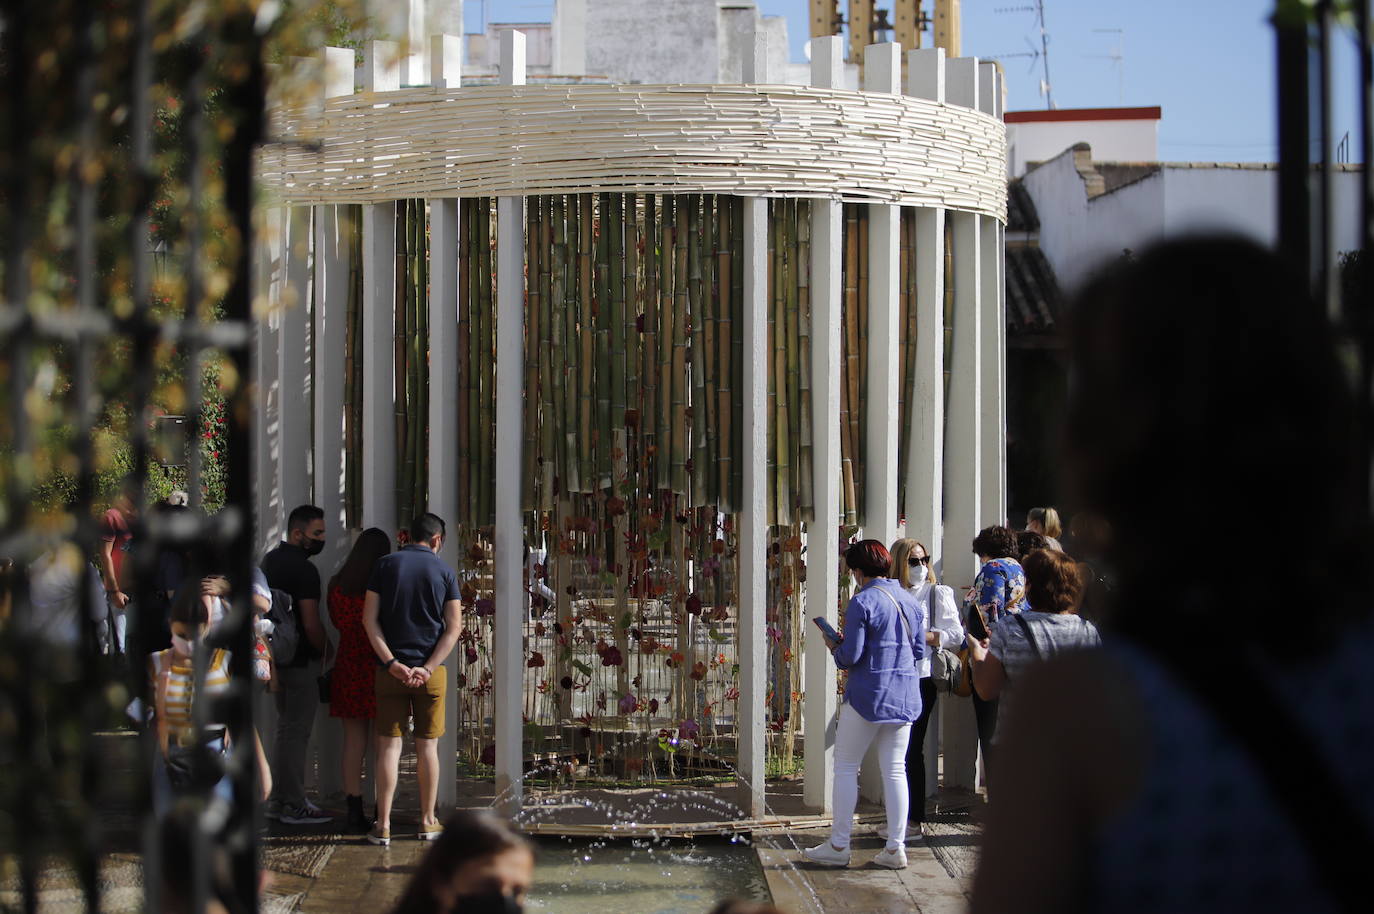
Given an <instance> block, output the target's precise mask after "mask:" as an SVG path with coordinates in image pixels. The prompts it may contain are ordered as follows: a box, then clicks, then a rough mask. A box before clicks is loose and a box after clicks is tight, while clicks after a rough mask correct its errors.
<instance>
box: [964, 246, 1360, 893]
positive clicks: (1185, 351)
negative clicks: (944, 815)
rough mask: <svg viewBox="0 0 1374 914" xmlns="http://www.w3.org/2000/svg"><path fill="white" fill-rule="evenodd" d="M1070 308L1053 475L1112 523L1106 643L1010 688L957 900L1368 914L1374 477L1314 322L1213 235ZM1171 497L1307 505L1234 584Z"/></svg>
mask: <svg viewBox="0 0 1374 914" xmlns="http://www.w3.org/2000/svg"><path fill="white" fill-rule="evenodd" d="M1075 315H1076V319H1075V321H1074V323H1073V324H1072V325H1071V326H1072V336H1071V348H1072V352H1073V363H1072V383H1071V386H1070V390H1071V391H1072V394H1071V399H1070V403H1069V409H1068V415H1067V422H1066V428H1065V433H1066V441H1065V445H1066V450H1065V454H1064V459H1063V460H1062V461H1061V464H1062V466H1063V467H1064V469H1065V471H1066V473H1065V475H1066V481H1067V482H1068V483H1069V484H1070V485H1071V486H1072V487H1074V488H1075V489H1076V492H1075V493H1074V494H1075V495H1076V496H1077V497H1076V499H1075V503H1076V504H1078V505H1081V506H1083V508H1084V509H1085V510H1089V511H1091V512H1093V513H1094V514H1095V515H1097V516H1099V517H1100V518H1101V519H1102V520H1103V521H1104V522H1105V523H1107V524H1110V525H1111V529H1112V531H1113V537H1112V541H1111V546H1110V555H1109V558H1110V561H1111V563H1112V566H1113V568H1114V569H1115V571H1116V573H1117V582H1118V586H1117V588H1116V589H1115V591H1114V595H1113V596H1114V599H1113V604H1114V605H1113V607H1112V613H1111V616H1110V619H1111V631H1110V632H1109V633H1108V635H1107V637H1106V640H1105V644H1106V647H1105V648H1104V649H1103V650H1101V651H1093V652H1083V653H1078V654H1074V655H1071V656H1066V657H1061V658H1059V659H1057V660H1055V661H1052V662H1050V663H1046V664H1044V665H1043V666H1041V667H1040V668H1039V669H1037V670H1035V671H1032V672H1031V673H1029V674H1027V676H1026V680H1025V682H1024V683H1021V684H1020V685H1019V687H1018V690H1017V702H1016V710H1015V713H1013V714H1012V715H1010V716H1009V717H1008V719H1007V721H1006V729H1005V731H1004V732H1003V733H1002V738H1001V739H1000V740H999V743H998V751H999V753H1001V755H1000V756H999V771H998V774H997V781H998V791H997V801H996V802H994V803H992V804H991V805H990V806H989V816H988V822H987V830H986V834H985V839H984V851H983V856H982V859H981V863H980V866H979V871H978V875H977V878H976V880H975V886H974V894H973V907H972V910H973V911H974V912H998V914H1007V912H1013V914H1014V912H1023V911H1067V910H1082V911H1112V912H1127V914H1128V912H1134V911H1142V912H1143V911H1169V912H1174V914H1183V912H1194V911H1196V912H1204V911H1205V912H1207V914H1218V912H1228V911H1254V910H1272V911H1304V912H1318V911H1321V912H1326V911H1355V910H1368V905H1369V898H1368V889H1367V872H1368V861H1369V860H1370V859H1371V854H1374V840H1371V831H1372V830H1374V791H1370V790H1369V789H1368V784H1367V781H1368V775H1369V773H1370V772H1371V771H1374V665H1371V664H1370V663H1369V660H1368V658H1369V657H1370V656H1371V653H1374V624H1372V623H1371V606H1374V602H1371V599H1370V597H1369V594H1368V593H1367V592H1366V591H1365V590H1364V588H1362V587H1360V586H1358V584H1357V583H1355V581H1357V580H1360V579H1362V578H1363V577H1364V574H1365V572H1366V569H1368V568H1369V567H1370V565H1369V556H1370V548H1369V524H1368V518H1367V517H1365V516H1362V514H1361V507H1360V506H1361V503H1362V499H1361V498H1360V497H1359V494H1360V490H1359V488H1358V482H1357V480H1358V474H1359V473H1360V471H1361V469H1363V471H1364V472H1365V473H1367V472H1368V468H1367V467H1364V468H1361V467H1359V466H1358V461H1356V460H1355V459H1354V456H1355V455H1354V453H1353V450H1354V449H1353V448H1351V447H1349V446H1348V443H1349V442H1351V441H1352V440H1354V439H1355V438H1356V434H1355V432H1356V430H1357V422H1358V421H1360V419H1361V418H1363V417H1359V416H1357V414H1356V413H1355V411H1354V410H1353V408H1352V398H1351V396H1350V392H1349V390H1348V389H1347V386H1346V381H1345V379H1344V377H1343V375H1342V373H1341V370H1340V366H1339V364H1338V362H1337V358H1336V351H1335V347H1334V338H1333V334H1332V332H1331V330H1330V328H1329V326H1328V325H1327V322H1326V319H1325V317H1324V316H1323V313H1322V311H1321V310H1320V309H1319V308H1318V307H1316V306H1315V305H1314V304H1313V303H1312V302H1311V301H1310V300H1309V299H1308V297H1307V296H1306V295H1305V293H1304V292H1303V290H1302V287H1301V284H1300V281H1299V280H1296V279H1295V278H1293V277H1291V276H1289V275H1287V273H1286V272H1285V271H1284V270H1283V269H1282V268H1281V266H1280V265H1279V264H1278V262H1277V261H1276V260H1275V258H1274V257H1273V256H1272V255H1270V254H1268V253H1266V252H1264V251H1262V250H1260V249H1259V248H1257V247H1255V246H1253V245H1251V244H1250V243H1248V242H1242V241H1234V240H1227V239H1197V240H1193V241H1189V242H1180V243H1170V244H1165V245H1162V246H1159V247H1156V248H1154V249H1153V250H1151V251H1149V252H1148V253H1146V254H1144V255H1143V256H1141V257H1140V258H1139V259H1138V260H1136V261H1134V262H1130V263H1120V264H1117V265H1116V266H1114V267H1113V268H1112V269H1111V270H1109V271H1108V272H1107V273H1105V274H1104V275H1102V276H1101V277H1099V278H1098V279H1096V280H1095V281H1094V282H1093V283H1091V284H1090V285H1089V286H1088V288H1087V289H1086V290H1085V291H1084V292H1083V294H1082V296H1081V303H1080V306H1079V307H1078V308H1077V310H1076V312H1075ZM1169 504H1183V505H1188V506H1189V510H1190V511H1192V512H1194V513H1196V514H1197V515H1198V516H1202V517H1210V518H1217V519H1219V520H1224V525H1225V526H1224V529H1226V530H1230V531H1253V530H1262V529H1265V528H1267V527H1270V526H1272V522H1273V519H1274V518H1275V517H1301V518H1303V519H1304V523H1303V524H1302V527H1301V533H1300V534H1299V535H1297V536H1294V537H1290V538H1288V539H1287V541H1286V543H1285V546H1284V550H1283V552H1284V557H1283V567H1284V577H1285V580H1288V581H1291V582H1295V586H1293V587H1257V588H1245V589H1244V591H1243V593H1242V592H1239V591H1237V589H1236V581H1237V577H1236V575H1235V573H1228V567H1227V563H1228V562H1229V561H1234V562H1236V563H1237V565H1240V564H1241V563H1242V562H1243V561H1244V559H1243V558H1241V557H1240V556H1228V555H1226V554H1221V555H1218V544H1219V542H1220V541H1219V540H1218V528H1217V525H1216V524H1203V523H1199V524H1192V525H1182V526H1179V525H1177V524H1176V522H1175V519H1174V515H1173V514H1172V512H1168V511H1160V510H1159V506H1161V505H1169ZM1164 556H1184V557H1186V558H1187V559H1188V560H1186V561H1181V562H1180V561H1168V562H1167V567H1168V573H1167V574H1162V573H1161V562H1162V561H1163V557H1164ZM1241 567H1243V566H1241ZM1312 587H1321V588H1322V590H1321V599H1310V598H1308V594H1309V592H1310V588H1312Z"/></svg>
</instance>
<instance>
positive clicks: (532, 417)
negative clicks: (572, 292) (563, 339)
mask: <svg viewBox="0 0 1374 914" xmlns="http://www.w3.org/2000/svg"><path fill="white" fill-rule="evenodd" d="M543 199H544V198H543V197H538V196H534V197H529V198H527V201H526V207H525V308H524V312H525V333H524V335H523V337H522V338H523V340H524V343H525V396H524V397H523V398H522V399H521V401H520V406H521V411H522V412H523V413H524V422H523V423H522V428H523V430H524V433H525V436H524V437H525V446H524V448H523V453H522V454H521V461H522V463H523V469H522V471H521V474H520V476H521V479H520V510H521V511H522V512H529V511H533V510H534V505H535V497H536V496H535V488H536V481H535V477H536V473H535V466H536V463H537V461H538V458H539V438H538V431H537V429H538V425H539V333H540V327H539V319H540V317H541V312H542V311H543V308H544V301H543V296H542V294H541V289H540V286H539V270H540V249H539V225H540V215H541V213H542V211H543Z"/></svg>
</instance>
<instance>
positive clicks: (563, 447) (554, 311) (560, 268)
mask: <svg viewBox="0 0 1374 914" xmlns="http://www.w3.org/2000/svg"><path fill="white" fill-rule="evenodd" d="M550 212H551V216H550V218H551V221H552V222H553V227H552V232H551V234H550V239H549V240H550V244H551V245H552V263H551V264H550V275H549V321H548V324H547V326H548V328H549V347H548V348H549V351H548V365H549V394H550V396H549V399H548V400H547V401H546V403H547V409H548V412H547V413H546V416H545V422H546V423H547V432H548V434H547V436H546V444H545V447H544V459H545V460H548V461H551V462H552V463H553V467H554V470H553V474H554V476H555V477H558V481H557V482H556V483H555V486H554V487H555V488H558V489H561V491H562V492H567V491H568V487H569V485H570V483H571V479H570V477H569V476H568V465H567V451H568V440H567V432H568V430H570V429H572V428H573V427H574V425H575V423H573V422H570V421H569V418H568V417H569V414H568V412H567V409H566V407H567V402H568V377H567V366H568V362H567V360H568V355H569V354H570V353H569V352H567V349H568V348H569V347H568V345H567V341H568V321H567V310H568V302H567V295H568V285H567V282H568V277H567V269H568V224H567V203H566V201H565V200H564V198H563V195H562V194H557V195H555V196H554V197H553V200H552V202H551V210H550ZM558 483H561V485H559V484H558ZM553 494H554V493H553V492H549V493H547V495H548V497H549V498H552V497H553ZM558 504H559V506H560V507H561V505H562V502H561V501H559V502H558ZM558 513H559V514H560V515H561V514H562V513H563V512H562V511H561V510H560V511H559V512H558ZM549 549H550V551H552V549H553V544H552V543H550V545H549ZM560 567H561V566H560ZM559 678H560V679H561V678H562V677H561V676H560V677H559ZM560 694H561V693H560Z"/></svg>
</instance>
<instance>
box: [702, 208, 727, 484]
mask: <svg viewBox="0 0 1374 914" xmlns="http://www.w3.org/2000/svg"><path fill="white" fill-rule="evenodd" d="M715 208H716V197H715V196H714V195H707V196H704V197H702V207H701V235H702V243H701V259H700V262H699V263H698V268H699V269H700V271H701V274H702V275H701V283H702V293H701V297H702V309H703V311H702V325H703V326H702V339H703V341H704V344H705V345H704V348H703V352H702V359H701V360H702V365H703V368H702V374H703V376H704V377H703V381H704V382H705V383H704V384H703V396H702V399H701V406H700V407H699V408H700V409H701V410H704V411H705V420H706V422H705V428H704V429H703V431H704V432H705V434H704V435H703V436H702V445H703V447H702V450H701V457H700V460H699V461H698V463H700V464H701V468H700V470H699V471H698V473H699V475H700V476H701V478H702V480H703V486H702V488H703V489H704V492H703V501H704V503H705V504H708V505H719V504H720V499H721V492H720V486H719V485H718V484H717V483H718V476H717V473H718V467H717V463H716V455H717V454H719V453H720V450H719V446H720V441H719V439H718V437H717V436H718V435H719V432H720V404H719V403H718V401H717V395H716V390H717V387H718V386H719V381H718V375H717V359H716V355H717V352H716V332H717V322H718V317H717V314H718V311H717V302H718V301H719V290H718V289H717V287H716V275H715V272H716V271H715V268H716V263H717V262H718V260H719V252H718V249H717V247H716V245H717V239H716V214H715Z"/></svg>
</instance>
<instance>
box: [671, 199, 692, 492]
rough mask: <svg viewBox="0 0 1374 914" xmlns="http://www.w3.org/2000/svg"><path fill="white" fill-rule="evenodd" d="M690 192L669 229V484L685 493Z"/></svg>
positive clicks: (689, 451) (686, 485)
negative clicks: (670, 332)
mask: <svg viewBox="0 0 1374 914" xmlns="http://www.w3.org/2000/svg"><path fill="white" fill-rule="evenodd" d="M691 196H692V195H690V194H689V195H687V197H685V198H684V199H681V200H679V201H678V202H677V206H676V207H675V210H676V212H675V214H674V215H675V216H676V226H675V227H674V230H673V258H674V264H673V298H674V303H673V372H672V383H673V388H672V389H673V401H672V403H673V468H672V488H673V491H674V492H676V493H677V494H678V495H687V494H688V483H689V481H690V480H689V479H688V476H687V461H688V459H690V456H691V450H690V448H691V441H690V439H689V438H688V436H687V435H688V425H687V408H688V407H687V400H688V397H689V396H690V393H689V391H688V387H687V384H688V378H687V344H688V336H687V330H688V327H690V324H689V323H688V321H690V319H691V317H690V310H689V307H690V306H689V303H688V278H687V277H688V273H687V269H688V266H687V257H688V249H689V248H690V247H691V236H690V234H689V231H688V218H689V210H690V209H691V205H690V204H691Z"/></svg>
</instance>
